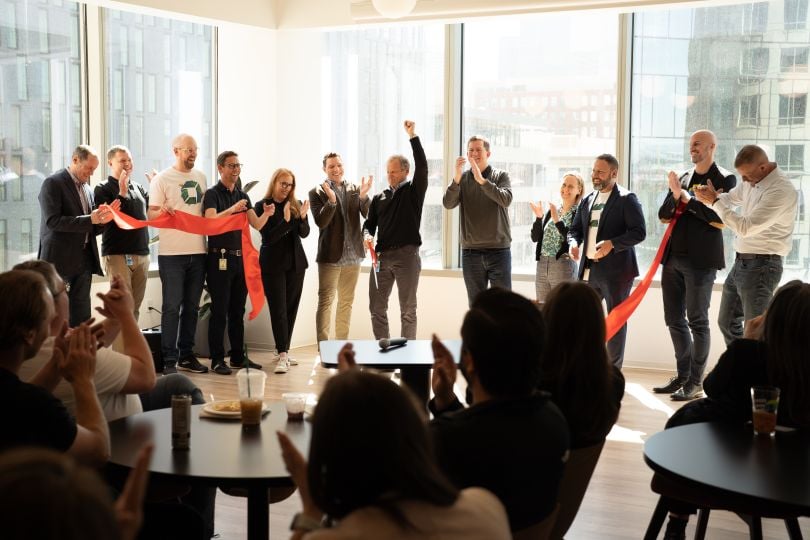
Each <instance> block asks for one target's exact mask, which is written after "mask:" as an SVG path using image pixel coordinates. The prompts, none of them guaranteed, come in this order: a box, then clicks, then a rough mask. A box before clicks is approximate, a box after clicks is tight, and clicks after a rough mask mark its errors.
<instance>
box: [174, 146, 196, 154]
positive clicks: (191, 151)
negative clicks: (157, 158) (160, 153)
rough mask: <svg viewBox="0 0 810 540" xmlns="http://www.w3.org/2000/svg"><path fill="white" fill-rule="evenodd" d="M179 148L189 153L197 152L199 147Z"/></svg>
mask: <svg viewBox="0 0 810 540" xmlns="http://www.w3.org/2000/svg"><path fill="white" fill-rule="evenodd" d="M177 150H180V151H181V152H186V153H187V154H196V153H197V148H183V147H178V148H177Z"/></svg>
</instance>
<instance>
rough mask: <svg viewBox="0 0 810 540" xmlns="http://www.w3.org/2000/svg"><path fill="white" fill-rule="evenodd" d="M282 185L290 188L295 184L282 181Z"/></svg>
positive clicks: (283, 187) (284, 187)
mask: <svg viewBox="0 0 810 540" xmlns="http://www.w3.org/2000/svg"><path fill="white" fill-rule="evenodd" d="M280 185H281V188H282V189H290V188H294V187H295V184H290V183H289V182H281V184H280Z"/></svg>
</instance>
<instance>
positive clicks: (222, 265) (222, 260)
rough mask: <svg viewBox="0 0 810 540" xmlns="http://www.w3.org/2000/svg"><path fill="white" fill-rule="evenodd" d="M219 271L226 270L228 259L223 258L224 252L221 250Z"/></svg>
mask: <svg viewBox="0 0 810 540" xmlns="http://www.w3.org/2000/svg"><path fill="white" fill-rule="evenodd" d="M219 269H220V270H221V271H223V272H224V271H225V270H227V269H228V259H226V258H225V250H224V249H223V250H222V257H221V258H220V259H219Z"/></svg>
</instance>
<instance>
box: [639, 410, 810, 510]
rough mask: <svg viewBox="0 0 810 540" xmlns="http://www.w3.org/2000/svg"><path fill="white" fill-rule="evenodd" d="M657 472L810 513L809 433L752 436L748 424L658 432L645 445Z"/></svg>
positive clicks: (690, 426) (646, 454)
mask: <svg viewBox="0 0 810 540" xmlns="http://www.w3.org/2000/svg"><path fill="white" fill-rule="evenodd" d="M644 460H645V461H646V462H647V464H648V465H649V466H650V467H651V468H652V469H653V470H655V471H656V472H659V473H663V474H665V475H668V476H673V475H674V476H675V477H677V478H678V479H679V480H686V481H688V482H690V483H692V484H694V485H696V486H698V487H700V486H708V487H711V488H715V489H719V490H723V491H727V492H728V493H729V494H733V495H734V496H744V497H750V498H751V499H754V500H761V501H767V502H769V503H777V504H780V505H785V506H786V507H788V508H790V509H792V510H793V511H797V512H802V513H805V514H810V434H808V432H807V431H791V432H777V433H776V436H775V437H773V438H770V437H758V436H754V434H753V430H752V428H751V426H750V425H748V426H733V425H725V424H719V423H703V424H692V425H688V426H681V427H676V428H671V429H667V430H665V431H662V432H660V433H656V434H655V435H653V436H652V437H650V439H648V440H647V442H646V443H645V445H644Z"/></svg>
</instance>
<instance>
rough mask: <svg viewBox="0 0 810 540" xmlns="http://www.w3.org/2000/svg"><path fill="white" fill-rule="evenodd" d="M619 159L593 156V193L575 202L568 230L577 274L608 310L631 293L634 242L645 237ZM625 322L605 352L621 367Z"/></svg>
mask: <svg viewBox="0 0 810 540" xmlns="http://www.w3.org/2000/svg"><path fill="white" fill-rule="evenodd" d="M618 174H619V161H618V160H617V159H616V158H615V157H614V156H612V155H610V154H602V155H600V156H598V157H597V158H596V161H595V162H594V165H593V171H592V172H591V181H592V182H593V189H594V191H593V193H591V194H590V195H588V196H587V197H584V198H583V199H582V201H581V202H580V203H579V206H578V207H577V213H576V214H575V215H574V221H573V222H572V223H571V227H570V228H569V230H568V245H569V252H570V255H571V258H572V259H574V260H579V258H580V254H581V255H582V261H581V262H580V265H579V279H581V280H584V281H587V282H588V284H589V285H590V286H591V287H593V288H594V290H595V291H596V292H597V293H598V294H599V295H600V296H601V297H602V298H603V299H604V301H605V304H607V310H608V313H610V312H611V311H613V308H615V307H616V306H617V305H619V304H621V303H622V302H623V301H624V300H625V299H626V298H627V297H628V296H629V295H630V288H631V287H632V286H633V279H634V278H635V277H636V276H638V262H637V261H636V249H635V247H634V246H635V245H636V244H638V243H640V242H642V241H643V240H644V238H646V236H647V228H646V225H645V223H644V212H643V211H642V210H641V204H640V203H639V202H638V198H637V197H636V194H635V193H633V192H631V191H629V190H627V189H625V188H623V187H621V186H619V184H618V183H617V182H616V179H617V177H618ZM626 338H627V324H626V323H625V324H624V325H622V327H621V328H620V329H619V331H618V332H616V334H615V335H614V336H613V337H612V338H610V340H609V341H608V343H607V349H608V355H609V356H610V359H611V361H612V362H613V364H614V365H615V366H616V367H617V368H619V369H621V367H622V362H623V361H624V344H625V341H626Z"/></svg>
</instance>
